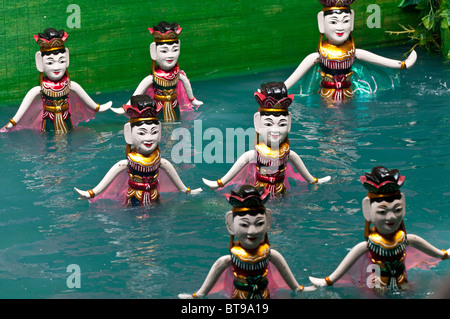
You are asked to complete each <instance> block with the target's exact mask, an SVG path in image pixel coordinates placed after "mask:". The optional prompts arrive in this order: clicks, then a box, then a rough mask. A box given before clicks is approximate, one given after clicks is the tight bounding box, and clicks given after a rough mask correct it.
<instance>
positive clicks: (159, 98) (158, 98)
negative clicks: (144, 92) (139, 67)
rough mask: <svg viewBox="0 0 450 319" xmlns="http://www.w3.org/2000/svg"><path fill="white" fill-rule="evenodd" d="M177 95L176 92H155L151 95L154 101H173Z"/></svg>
mask: <svg viewBox="0 0 450 319" xmlns="http://www.w3.org/2000/svg"><path fill="white" fill-rule="evenodd" d="M177 96H178V94H177V93H174V94H171V95H158V94H155V95H154V96H153V99H154V100H155V101H173V100H175V99H176V98H177Z"/></svg>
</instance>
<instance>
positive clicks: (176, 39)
mask: <svg viewBox="0 0 450 319" xmlns="http://www.w3.org/2000/svg"><path fill="white" fill-rule="evenodd" d="M175 41H178V38H175V39H155V42H158V43H165V42H175Z"/></svg>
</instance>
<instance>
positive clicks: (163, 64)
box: [152, 43, 180, 71]
mask: <svg viewBox="0 0 450 319" xmlns="http://www.w3.org/2000/svg"><path fill="white" fill-rule="evenodd" d="M179 56H180V44H179V43H173V44H159V45H157V46H156V53H155V57H154V60H155V61H156V63H157V64H158V65H159V67H160V68H161V69H163V70H166V71H168V70H170V69H172V68H173V67H175V66H176V64H177V62H178V58H179ZM152 58H153V57H152Z"/></svg>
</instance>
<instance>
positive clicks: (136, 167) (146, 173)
mask: <svg viewBox="0 0 450 319" xmlns="http://www.w3.org/2000/svg"><path fill="white" fill-rule="evenodd" d="M127 159H128V175H129V180H128V191H127V204H129V205H134V206H138V205H141V206H146V205H149V204H151V203H154V202H156V201H157V200H158V199H159V190H158V173H159V165H160V160H161V156H160V151H159V149H158V148H157V149H156V150H155V151H153V153H152V154H150V155H149V156H143V155H141V154H139V153H137V152H135V151H132V152H130V153H129V154H128V156H127Z"/></svg>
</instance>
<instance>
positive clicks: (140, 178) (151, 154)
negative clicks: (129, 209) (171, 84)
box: [75, 95, 201, 206]
mask: <svg viewBox="0 0 450 319" xmlns="http://www.w3.org/2000/svg"><path fill="white" fill-rule="evenodd" d="M130 100H131V105H124V110H125V112H126V114H127V116H128V117H129V122H128V123H126V124H125V125H124V136H125V141H126V143H127V151H126V153H127V159H125V160H121V161H119V162H117V163H116V164H115V165H114V166H113V167H112V168H111V169H110V170H109V171H108V173H106V175H105V177H104V178H103V179H102V180H101V181H100V183H99V184H98V185H97V186H95V187H94V188H93V189H90V190H87V191H83V190H79V189H78V188H75V191H76V192H77V193H78V194H79V195H80V199H90V200H91V201H95V200H97V199H99V198H107V199H115V200H118V201H124V202H125V203H126V204H127V205H129V206H148V205H151V204H154V203H158V202H159V199H160V193H161V192H171V191H179V192H184V193H186V194H196V193H198V192H200V191H201V188H198V189H195V190H191V189H190V188H189V187H186V186H185V185H184V184H183V182H182V181H181V179H180V177H179V176H178V174H177V172H176V170H175V168H174V167H173V165H172V164H171V163H170V162H169V161H168V160H166V159H164V158H162V157H161V152H160V150H159V146H158V144H159V142H160V140H161V122H160V121H159V119H158V110H157V105H156V102H155V101H154V100H153V99H152V98H151V97H149V96H148V95H137V96H133V97H131V99H130Z"/></svg>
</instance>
